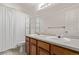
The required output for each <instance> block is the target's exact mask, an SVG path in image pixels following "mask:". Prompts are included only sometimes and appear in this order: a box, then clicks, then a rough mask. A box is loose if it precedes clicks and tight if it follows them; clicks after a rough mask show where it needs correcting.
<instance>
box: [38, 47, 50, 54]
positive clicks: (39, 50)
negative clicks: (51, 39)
mask: <svg viewBox="0 0 79 59" xmlns="http://www.w3.org/2000/svg"><path fill="white" fill-rule="evenodd" d="M38 55H49V52H48V51H46V50H44V49H41V48H38Z"/></svg>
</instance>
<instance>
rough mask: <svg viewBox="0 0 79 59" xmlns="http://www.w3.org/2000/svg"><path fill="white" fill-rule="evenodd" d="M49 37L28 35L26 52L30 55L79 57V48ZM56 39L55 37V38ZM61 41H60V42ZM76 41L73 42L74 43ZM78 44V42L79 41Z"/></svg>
mask: <svg viewBox="0 0 79 59" xmlns="http://www.w3.org/2000/svg"><path fill="white" fill-rule="evenodd" d="M47 37H49V36H40V35H27V36H26V39H25V41H26V42H25V51H26V53H27V54H28V55H78V54H79V46H78V47H77V48H76V46H77V45H76V44H77V43H76V44H73V45H74V46H75V45H76V46H75V47H74V46H73V45H72V44H71V43H70V42H67V43H66V42H65V41H61V40H60V39H57V40H58V41H57V40H56V39H53V38H51V37H50V38H47ZM54 38H55V37H54ZM59 40H60V41H59ZM73 42H74V41H72V43H73ZM77 42H78V41H77Z"/></svg>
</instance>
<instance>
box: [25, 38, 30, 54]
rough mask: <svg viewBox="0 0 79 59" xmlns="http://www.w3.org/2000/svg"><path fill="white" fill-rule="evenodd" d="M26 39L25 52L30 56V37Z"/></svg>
mask: <svg viewBox="0 0 79 59" xmlns="http://www.w3.org/2000/svg"><path fill="white" fill-rule="evenodd" d="M25 38H26V39H25V52H26V53H27V54H29V53H30V51H29V46H30V45H29V42H30V40H29V38H28V37H25Z"/></svg>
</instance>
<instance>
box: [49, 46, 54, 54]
mask: <svg viewBox="0 0 79 59" xmlns="http://www.w3.org/2000/svg"><path fill="white" fill-rule="evenodd" d="M50 52H51V55H54V46H53V45H51V51H50Z"/></svg>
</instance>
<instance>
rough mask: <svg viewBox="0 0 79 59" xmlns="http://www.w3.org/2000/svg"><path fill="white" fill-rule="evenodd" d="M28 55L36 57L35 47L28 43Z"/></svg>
mask: <svg viewBox="0 0 79 59" xmlns="http://www.w3.org/2000/svg"><path fill="white" fill-rule="evenodd" d="M30 54H31V55H36V45H34V44H32V43H30Z"/></svg>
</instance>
